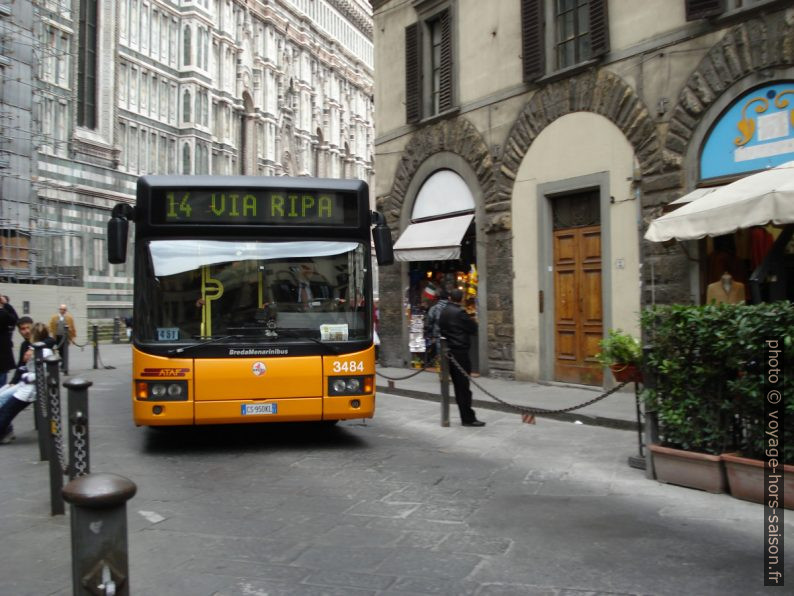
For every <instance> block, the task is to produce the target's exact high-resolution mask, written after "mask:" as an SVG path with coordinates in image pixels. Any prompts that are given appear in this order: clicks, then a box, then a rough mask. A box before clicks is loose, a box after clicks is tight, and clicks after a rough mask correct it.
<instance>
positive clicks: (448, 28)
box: [438, 10, 454, 112]
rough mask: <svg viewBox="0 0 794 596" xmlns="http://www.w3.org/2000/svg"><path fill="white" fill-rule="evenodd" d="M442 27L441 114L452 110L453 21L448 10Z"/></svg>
mask: <svg viewBox="0 0 794 596" xmlns="http://www.w3.org/2000/svg"><path fill="white" fill-rule="evenodd" d="M439 24H440V26H441V64H439V67H440V70H439V79H440V80H439V89H438V109H439V111H440V112H445V111H447V110H451V109H452V107H453V106H454V102H453V97H452V95H453V94H452V19H451V18H450V14H449V11H448V10H445V11H444V12H443V13H441V15H440V17H439Z"/></svg>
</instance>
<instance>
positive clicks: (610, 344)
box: [596, 329, 642, 383]
mask: <svg viewBox="0 0 794 596" xmlns="http://www.w3.org/2000/svg"><path fill="white" fill-rule="evenodd" d="M598 345H599V347H600V348H601V351H600V352H599V353H598V354H597V355H596V359H597V360H598V361H599V362H600V363H601V364H603V365H604V366H608V367H609V369H610V370H611V371H612V374H613V375H614V376H615V380H616V381H617V382H618V383H623V382H627V381H634V382H637V383H638V382H642V371H641V370H640V363H641V362H642V346H641V345H640V342H639V340H638V339H636V338H635V337H634V336H632V335H629V334H628V333H626V332H625V331H621V330H620V329H610V330H609V332H608V333H607V336H606V337H605V338H604V339H602V340H601V341H600V342H599V343H598Z"/></svg>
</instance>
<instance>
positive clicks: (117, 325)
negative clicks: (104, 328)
mask: <svg viewBox="0 0 794 596" xmlns="http://www.w3.org/2000/svg"><path fill="white" fill-rule="evenodd" d="M113 343H114V344H118V343H121V321H120V320H119V318H118V317H116V318H115V319H113Z"/></svg>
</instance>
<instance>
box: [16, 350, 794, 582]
mask: <svg viewBox="0 0 794 596" xmlns="http://www.w3.org/2000/svg"><path fill="white" fill-rule="evenodd" d="M75 352H76V353H74V354H73V355H72V357H73V358H72V362H73V364H72V372H73V374H74V375H75V376H81V377H83V378H87V379H89V380H92V381H93V382H94V386H93V387H92V388H91V390H90V397H89V400H90V433H91V458H92V459H91V463H92V470H93V471H95V472H114V473H118V474H121V475H123V476H126V477H128V478H130V479H131V480H133V481H134V482H135V483H136V484H137V485H138V494H137V495H136V496H135V497H134V498H133V499H132V500H131V501H130V502H129V503H128V511H127V514H128V520H129V548H130V574H131V588H132V590H131V593H132V594H145V595H149V594H152V595H171V594H174V595H185V594H187V595H198V596H204V595H206V596H210V595H215V596H232V595H235V596H237V595H239V596H242V595H246V596H250V595H265V594H268V595H281V594H289V595H293V594H294V595H320V594H328V595H337V594H338V595H351V596H353V595H379V596H387V595H394V596H396V595H409V594H453V595H458V594H461V595H462V594H471V595H477V596H485V595H487V596H496V595H500V596H503V595H508V594H515V595H549V596H551V595H563V594H564V595H566V596H574V595H577V596H578V595H584V594H594V593H598V594H670V595H673V594H675V595H680V594H698V595H711V594H714V595H717V594H720V595H721V594H742V595H744V594H760V593H762V592H763V591H764V589H763V580H762V575H761V572H762V550H761V540H762V531H763V509H762V508H761V507H760V506H758V505H755V504H751V503H746V502H743V501H738V500H736V499H733V498H731V497H730V496H727V495H711V494H707V493H702V492H699V491H693V490H689V489H684V488H679V487H674V486H667V485H663V484H659V483H657V482H655V481H651V480H647V479H646V478H645V475H644V472H642V471H640V470H636V469H633V468H630V467H628V466H627V465H626V458H627V457H628V456H629V455H633V454H635V453H636V451H637V443H636V441H637V437H636V433H634V432H631V431H626V430H616V429H613V428H605V427H599V426H592V425H585V424H574V423H571V422H560V421H556V420H549V419H540V420H539V421H538V424H537V425H536V426H529V425H525V424H522V423H521V421H520V417H519V416H518V415H515V414H507V413H503V412H497V411H493V410H484V409H483V410H479V414H480V417H481V418H482V419H484V420H486V421H487V423H488V425H487V426H486V427H485V428H482V429H477V428H464V427H461V426H460V425H459V423H458V422H459V421H458V417H457V412H456V410H455V409H454V407H453V412H452V423H453V424H452V426H451V427H449V428H441V427H440V426H439V424H438V419H439V412H438V409H439V407H438V405H437V404H434V403H432V402H428V401H423V400H418V399H412V398H408V397H404V396H396V395H387V394H383V393H381V394H379V398H378V406H377V408H378V409H377V412H376V416H375V418H374V419H372V420H369V421H366V422H362V421H352V422H348V423H342V424H340V425H338V426H337V427H334V428H331V429H325V430H322V429H319V428H317V427H316V426H314V425H271V426H268V425H261V426H260V425H257V426H245V427H239V426H237V427H225V428H223V427H212V428H183V429H172V430H169V431H154V430H149V429H141V428H135V427H134V426H133V425H132V423H131V421H130V420H131V418H130V404H129V397H128V387H129V348H128V347H127V346H124V345H122V346H112V345H110V346H104V345H103V346H102V347H101V358H102V364H103V365H110V366H115V368H113V369H104V368H103V369H100V370H92V369H91V368H90V366H91V360H90V349H89V348H86V351H85V352H83V353H80V352H79V351H75ZM379 382H380V381H379ZM31 419H32V416H31V415H30V413H29V412H27V411H26V412H25V413H23V414H21V415H20V418H19V423H18V424H16V427H17V435H18V439H17V441H16V442H15V443H13V444H11V445H4V446H0V477H2V479H3V480H2V483H0V501H2V509H1V510H0V532H1V533H2V536H3V542H2V547H0V578H2V580H0V594H2V595H8V596H20V595H26V594H29V595H35V596H40V595H42V594H58V595H66V594H70V593H71V587H70V585H71V578H70V573H71V572H70V551H69V549H70V543H69V520H68V514H67V516H60V517H55V518H53V517H50V515H49V489H48V471H47V464H46V463H40V462H38V461H37V460H38V450H37V446H36V438H35V433H34V431H33V430H32V428H33V427H32V420H31ZM786 525H787V529H788V531H789V532H790V531H791V529H792V526H793V525H794V512H789V516H788V519H787V524H786ZM788 559H789V565H788V567H787V572H788V575H789V577H788V579H789V581H790V582H794V566H792V564H791V561H794V555H791V554H790V555H789V557H788Z"/></svg>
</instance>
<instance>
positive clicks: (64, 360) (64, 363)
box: [59, 325, 70, 375]
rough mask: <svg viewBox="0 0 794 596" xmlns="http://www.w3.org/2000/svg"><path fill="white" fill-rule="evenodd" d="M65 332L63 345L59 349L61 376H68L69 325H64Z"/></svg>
mask: <svg viewBox="0 0 794 596" xmlns="http://www.w3.org/2000/svg"><path fill="white" fill-rule="evenodd" d="M64 328H65V329H66V331H64V334H63V345H62V346H61V347H60V349H59V350H60V353H61V370H62V371H63V374H65V375H68V374H69V337H70V336H69V325H64Z"/></svg>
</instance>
